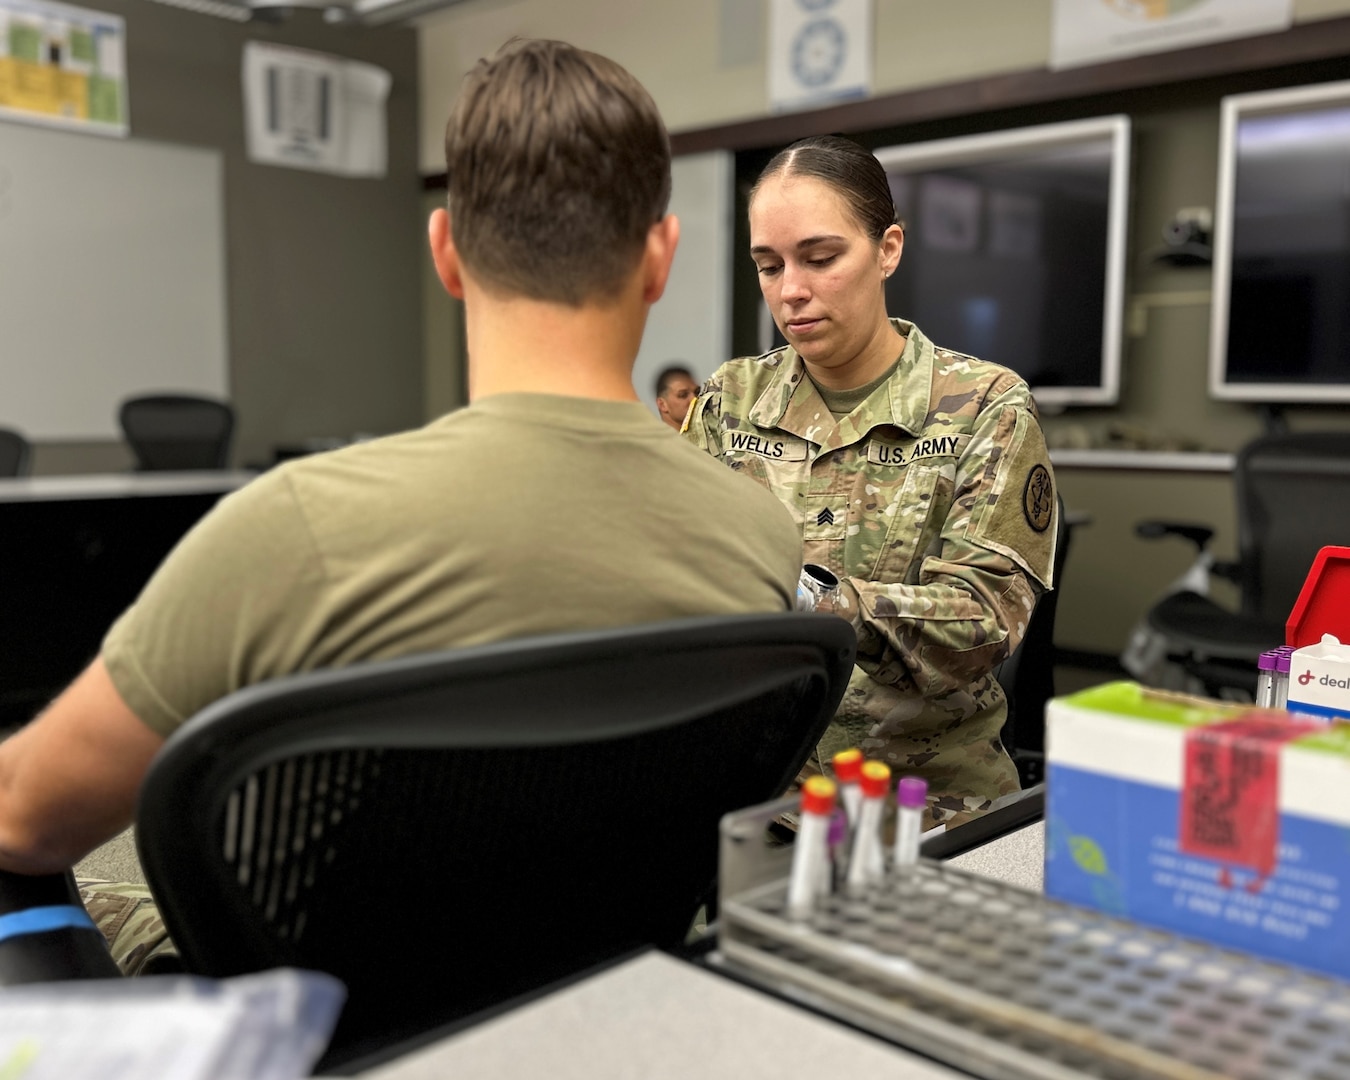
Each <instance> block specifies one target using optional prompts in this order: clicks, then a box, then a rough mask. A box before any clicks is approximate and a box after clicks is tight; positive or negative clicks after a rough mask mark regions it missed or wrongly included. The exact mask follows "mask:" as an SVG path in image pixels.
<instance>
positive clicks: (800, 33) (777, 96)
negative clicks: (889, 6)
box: [768, 0, 873, 112]
mask: <svg viewBox="0 0 1350 1080" xmlns="http://www.w3.org/2000/svg"><path fill="white" fill-rule="evenodd" d="M872 3H873V0H771V2H770V7H769V65H768V68H769V107H770V108H771V109H773V110H774V111H776V112H782V111H786V110H789V109H805V108H810V107H811V106H813V105H824V104H828V103H830V102H834V101H842V100H846V99H848V98H860V97H866V96H867V95H868V94H869V93H871V90H872Z"/></svg>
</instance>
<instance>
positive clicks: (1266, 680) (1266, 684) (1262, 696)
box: [1256, 649, 1278, 709]
mask: <svg viewBox="0 0 1350 1080" xmlns="http://www.w3.org/2000/svg"><path fill="white" fill-rule="evenodd" d="M1277 658H1278V654H1277V653H1276V651H1275V650H1274V649H1267V650H1266V651H1265V652H1263V653H1262V654H1261V655H1260V656H1259V657H1257V659H1256V707H1257V708H1258V709H1273V708H1275V666H1276V660H1277Z"/></svg>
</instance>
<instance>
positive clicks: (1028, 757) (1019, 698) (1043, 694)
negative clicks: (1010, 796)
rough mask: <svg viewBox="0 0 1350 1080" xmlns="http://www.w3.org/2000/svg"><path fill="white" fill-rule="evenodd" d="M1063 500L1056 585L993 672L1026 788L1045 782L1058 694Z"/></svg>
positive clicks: (1009, 744)
mask: <svg viewBox="0 0 1350 1080" xmlns="http://www.w3.org/2000/svg"><path fill="white" fill-rule="evenodd" d="M1056 499H1057V500H1058V502H1059V518H1058V522H1059V524H1058V526H1057V527H1056V530H1055V587H1054V588H1053V589H1052V590H1051V591H1050V592H1048V593H1045V594H1043V595H1042V596H1041V598H1040V599H1039V600H1037V601H1036V609H1035V610H1034V611H1033V612H1032V613H1031V619H1030V620H1029V621H1028V623H1027V629H1026V633H1025V634H1024V635H1023V636H1022V641H1021V643H1020V644H1019V645H1018V646H1017V649H1016V650H1015V651H1014V652H1013V654H1012V655H1011V656H1009V657H1008V658H1007V659H1006V660H1004V661H1003V663H1001V664H999V666H998V667H996V668H995V669H994V678H996V679H997V680H998V682H999V685H1000V686H1002V687H1003V692H1004V694H1005V695H1006V696H1007V698H1008V719H1007V720H1006V721H1005V722H1004V724H1003V732H1002V735H1003V745H1004V746H1005V747H1006V748H1007V750H1008V753H1009V754H1010V755H1012V759H1013V764H1015V765H1016V766H1017V775H1018V776H1019V777H1020V779H1021V781H1022V787H1023V788H1029V787H1032V786H1033V785H1035V784H1039V783H1040V782H1041V781H1042V780H1043V779H1044V778H1045V704H1046V702H1048V701H1049V700H1050V699H1051V698H1052V697H1054V696H1055V610H1056V608H1057V607H1058V605H1059V593H1060V590H1061V589H1062V588H1063V587H1064V564H1065V562H1067V561H1068V558H1069V538H1070V535H1071V529H1070V527H1069V516H1068V514H1067V513H1065V510H1064V500H1063V498H1061V497H1060V496H1058V495H1056Z"/></svg>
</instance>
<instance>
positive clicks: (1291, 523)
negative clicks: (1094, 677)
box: [1135, 432, 1350, 697]
mask: <svg viewBox="0 0 1350 1080" xmlns="http://www.w3.org/2000/svg"><path fill="white" fill-rule="evenodd" d="M1233 482H1234V487H1235V497H1236V503H1237V530H1238V537H1237V538H1238V558H1237V561H1236V562H1231V563H1227V562H1215V561H1214V559H1213V556H1212V555H1211V554H1210V552H1209V550H1208V545H1209V541H1210V539H1211V538H1212V537H1213V535H1214V530H1213V529H1212V528H1210V527H1209V526H1206V525H1192V524H1185V523H1180V522H1169V521H1144V522H1140V524H1139V525H1138V526H1136V529H1135V531H1136V532H1137V533H1138V534H1139V535H1140V536H1144V537H1147V538H1150V539H1152V538H1158V537H1164V536H1180V537H1182V538H1184V539H1186V540H1189V541H1190V542H1191V543H1193V544H1194V545H1195V548H1196V556H1197V563H1196V566H1197V567H1199V568H1200V569H1201V570H1208V572H1209V573H1212V574H1214V575H1216V576H1219V577H1224V578H1226V579H1228V580H1230V581H1233V582H1236V583H1237V585H1238V586H1239V588H1240V590H1241V607H1240V608H1239V610H1238V611H1229V610H1228V609H1227V608H1224V607H1221V606H1220V605H1219V604H1216V603H1215V602H1214V601H1213V600H1211V599H1210V598H1209V597H1208V596H1207V595H1203V594H1201V593H1199V592H1195V591H1191V590H1186V589H1183V590H1180V591H1177V592H1173V593H1171V594H1169V595H1167V596H1165V597H1163V598H1162V599H1161V600H1159V601H1158V602H1157V603H1156V604H1154V605H1153V607H1152V608H1150V609H1149V611H1148V614H1147V622H1148V626H1149V627H1150V629H1151V630H1153V631H1154V632H1155V633H1156V634H1157V635H1159V636H1160V638H1161V644H1162V646H1163V647H1164V648H1165V651H1166V654H1167V658H1168V659H1169V660H1171V661H1172V662H1174V663H1177V664H1179V665H1180V666H1181V668H1182V669H1183V670H1184V671H1185V672H1186V673H1187V675H1189V676H1190V677H1192V678H1193V679H1196V680H1198V681H1199V683H1200V684H1201V685H1202V686H1203V688H1204V690H1205V692H1206V693H1208V694H1209V695H1211V696H1213V697H1219V696H1222V695H1223V693H1224V691H1225V690H1238V691H1242V692H1245V693H1246V694H1247V695H1249V696H1250V695H1253V694H1254V693H1255V690H1256V661H1257V658H1258V657H1259V656H1260V654H1261V653H1262V652H1264V651H1265V650H1267V649H1271V648H1274V647H1276V646H1277V645H1283V644H1284V633H1285V631H1284V624H1285V621H1286V620H1287V619H1288V617H1289V612H1290V609H1291V608H1292V607H1293V606H1294V601H1295V600H1296V599H1297V598H1298V594H1299V590H1300V588H1302V586H1303V580H1304V578H1305V577H1306V576H1307V573H1308V570H1309V569H1310V568H1311V567H1312V564H1313V559H1314V558H1315V557H1316V555H1317V552H1318V550H1319V549H1321V548H1322V547H1324V546H1325V545H1328V544H1347V543H1350V432H1299V433H1294V434H1279V435H1268V436H1264V437H1262V438H1258V439H1255V440H1253V441H1252V442H1250V443H1248V444H1247V445H1246V446H1245V447H1243V448H1242V450H1241V451H1239V453H1238V456H1237V463H1236V466H1235V468H1234V471H1233Z"/></svg>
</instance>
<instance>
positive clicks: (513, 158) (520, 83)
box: [445, 40, 670, 306]
mask: <svg viewBox="0 0 1350 1080" xmlns="http://www.w3.org/2000/svg"><path fill="white" fill-rule="evenodd" d="M445 164H446V172H447V186H448V187H449V191H450V219H451V230H452V232H453V234H454V238H455V246H456V248H457V249H458V251H459V253H460V257H461V258H462V259H463V260H464V263H465V265H466V267H467V268H468V269H469V271H470V272H471V273H472V274H474V275H475V276H476V277H478V278H479V279H480V280H481V281H482V282H483V283H484V284H485V285H487V286H489V287H492V286H496V287H497V288H500V289H504V290H506V291H508V292H511V293H514V294H517V295H523V296H527V297H529V298H531V299H535V300H550V301H556V302H560V303H565V304H570V305H572V306H579V305H581V304H582V303H584V302H585V301H587V300H591V299H597V298H599V299H609V298H612V297H613V296H614V295H615V294H617V292H618V291H619V289H620V287H621V286H622V284H623V282H624V280H625V279H626V278H627V277H628V275H629V274H631V273H632V272H633V269H634V268H635V267H636V265H637V263H638V260H639V258H640V256H641V253H642V249H643V245H644V244H645V243H646V239H647V233H648V231H649V230H650V229H651V227H652V226H653V225H654V224H656V223H657V222H658V221H660V220H661V218H662V217H664V216H665V213H666V205H667V204H668V203H669V201H670V138H669V136H668V135H667V134H666V127H665V124H664V123H662V121H661V115H660V113H658V112H657V109H656V103H655V102H653V101H652V98H651V95H650V94H648V93H647V91H646V90H645V89H644V88H643V86H642V84H641V83H639V82H638V81H637V80H636V79H635V78H633V76H632V75H630V74H629V73H628V72H627V71H625V70H624V69H623V68H622V67H620V66H619V65H618V64H616V63H615V62H614V61H613V60H609V59H607V58H606V57H603V56H597V55H596V54H595V53H590V52H585V51H583V50H581V49H578V48H575V47H574V46H572V45H568V44H566V43H564V42H561V41H540V40H514V41H510V42H508V43H507V44H506V45H504V46H503V47H502V48H501V50H499V51H498V52H497V54H496V55H495V56H493V57H490V58H487V59H483V60H480V61H479V62H478V64H477V65H476V66H475V67H474V69H473V70H472V71H470V72H469V74H468V75H466V76H465V78H464V84H463V87H462V90H461V92H460V96H459V99H458V101H456V103H455V107H454V110H453V111H452V112H451V114H450V122H449V123H448V124H447V125H446V129H445Z"/></svg>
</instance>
